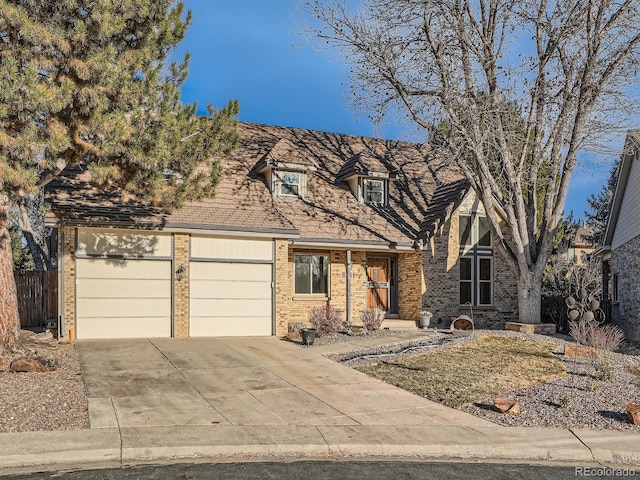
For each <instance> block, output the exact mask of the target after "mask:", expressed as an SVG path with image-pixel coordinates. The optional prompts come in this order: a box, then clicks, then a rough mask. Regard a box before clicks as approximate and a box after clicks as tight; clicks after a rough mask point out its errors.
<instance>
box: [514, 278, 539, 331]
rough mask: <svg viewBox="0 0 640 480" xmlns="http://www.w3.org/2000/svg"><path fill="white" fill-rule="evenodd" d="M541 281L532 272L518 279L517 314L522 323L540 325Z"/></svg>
mask: <svg viewBox="0 0 640 480" xmlns="http://www.w3.org/2000/svg"><path fill="white" fill-rule="evenodd" d="M541 313H542V279H540V278H538V276H537V275H535V274H533V273H532V272H526V273H524V274H523V275H520V278H519V279H518V314H519V321H520V322H522V323H529V324H532V323H540V322H541V318H542V315H541Z"/></svg>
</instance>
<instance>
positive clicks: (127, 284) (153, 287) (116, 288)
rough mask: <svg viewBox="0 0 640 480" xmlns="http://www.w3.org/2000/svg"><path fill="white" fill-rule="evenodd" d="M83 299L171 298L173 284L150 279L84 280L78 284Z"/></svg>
mask: <svg viewBox="0 0 640 480" xmlns="http://www.w3.org/2000/svg"><path fill="white" fill-rule="evenodd" d="M76 291H77V294H78V297H81V298H111V299H121V298H164V299H166V298H171V282H170V281H167V280H162V279H160V280H158V279H148V280H145V281H143V282H140V281H131V280H121V279H103V280H99V279H94V278H90V279H83V280H82V282H78V286H77V289H76Z"/></svg>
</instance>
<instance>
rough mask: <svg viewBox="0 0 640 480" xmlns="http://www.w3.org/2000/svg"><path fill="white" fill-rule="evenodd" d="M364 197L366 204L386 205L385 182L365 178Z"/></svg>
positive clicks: (363, 185)
mask: <svg viewBox="0 0 640 480" xmlns="http://www.w3.org/2000/svg"><path fill="white" fill-rule="evenodd" d="M362 196H363V200H364V203H378V204H382V203H385V191H384V181H383V180H373V179H370V178H364V179H363V180H362Z"/></svg>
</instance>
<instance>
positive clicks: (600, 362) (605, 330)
mask: <svg viewBox="0 0 640 480" xmlns="http://www.w3.org/2000/svg"><path fill="white" fill-rule="evenodd" d="M569 331H570V333H571V336H572V337H573V339H574V340H575V341H576V342H577V343H579V344H582V345H586V346H588V347H592V348H593V349H594V351H595V352H596V353H595V354H594V355H591V362H592V364H593V368H594V370H595V374H594V377H595V378H597V379H598V380H607V381H609V380H613V378H614V369H613V367H612V365H611V363H610V362H609V354H610V353H611V352H613V351H615V350H617V348H618V347H619V346H620V344H621V343H622V340H623V339H624V333H622V330H620V329H619V328H618V327H616V326H614V325H610V324H609V325H603V326H601V325H598V323H597V322H596V321H594V320H585V319H583V318H580V319H579V320H572V321H571V322H569Z"/></svg>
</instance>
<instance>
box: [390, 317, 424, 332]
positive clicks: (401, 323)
mask: <svg viewBox="0 0 640 480" xmlns="http://www.w3.org/2000/svg"><path fill="white" fill-rule="evenodd" d="M382 328H388V329H389V330H416V331H418V330H419V329H418V327H416V322H415V321H414V320H400V319H392V318H388V317H387V318H386V319H385V321H384V322H382Z"/></svg>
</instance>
